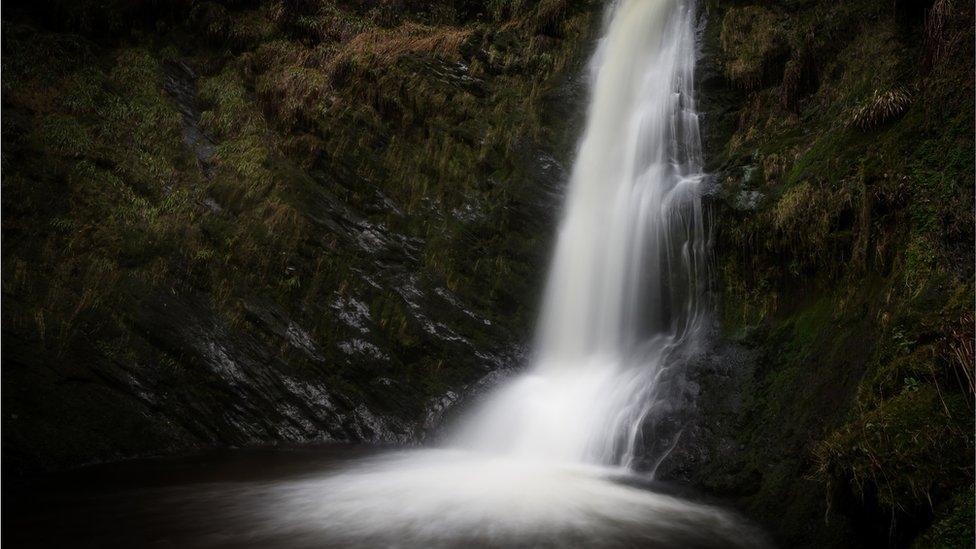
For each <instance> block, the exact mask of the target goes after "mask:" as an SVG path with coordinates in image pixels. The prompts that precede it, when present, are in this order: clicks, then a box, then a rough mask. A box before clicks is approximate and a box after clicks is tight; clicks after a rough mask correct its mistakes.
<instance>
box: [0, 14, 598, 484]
mask: <svg viewBox="0 0 976 549" xmlns="http://www.w3.org/2000/svg"><path fill="white" fill-rule="evenodd" d="M110 4H111V5H104V3H101V2H57V3H55V4H54V5H53V6H46V5H45V6H44V7H38V6H30V5H28V6H23V7H21V6H16V7H11V9H9V10H7V11H5V14H4V16H5V19H4V21H3V31H4V32H3V36H4V38H3V64H4V65H3V69H4V79H3V112H4V117H3V120H4V125H3V145H4V147H3V169H4V180H3V189H4V193H5V196H6V197H7V200H6V201H5V202H4V211H3V223H4V237H5V241H4V247H3V254H4V261H3V265H4V268H3V297H4V315H3V329H4V334H5V337H6V341H7V342H9V345H8V346H7V347H5V353H4V364H5V365H4V373H5V376H7V383H5V384H4V398H5V402H6V406H7V410H8V411H10V412H11V413H9V414H5V415H4V427H5V441H10V442H11V443H12V444H10V446H11V447H14V448H16V449H17V451H18V452H21V453H22V456H20V457H21V458H22V459H21V461H22V462H25V463H31V464H32V465H38V463H37V462H35V461H34V459H35V457H37V456H40V457H41V458H42V461H43V463H41V465H44V466H63V465H67V464H73V463H77V462H79V461H82V460H90V459H96V458H106V457H111V456H116V457H117V456H122V455H131V454H134V453H145V452H158V451H161V450H164V449H166V448H169V449H170V450H174V449H178V448H185V447H187V446H188V445H189V446H195V445H198V444H212V443H222V444H228V443H230V444H242V443H254V442H267V441H274V440H282V439H284V440H316V439H336V438H337V439H340V440H342V439H351V440H355V439H366V440H400V441H404V440H409V439H415V438H416V437H419V436H421V433H420V432H419V431H416V429H415V428H414V427H409V426H407V424H409V423H410V422H418V421H419V422H421V423H423V421H424V417H425V414H428V413H429V412H430V410H429V403H430V402H431V399H434V398H439V397H440V396H441V395H444V394H445V393H447V392H448V391H449V390H452V389H454V390H457V389H458V388H459V387H462V386H463V385H464V384H466V383H470V382H472V381H473V380H475V379H477V378H478V377H479V376H482V375H484V374H485V373H486V372H487V371H489V370H491V369H494V368H497V367H499V366H500V365H502V366H504V365H506V364H509V363H510V362H512V358H511V355H512V353H513V350H514V349H517V348H518V345H519V344H520V343H521V342H522V341H524V339H525V337H526V335H527V334H528V333H529V330H528V322H529V319H530V318H531V316H532V314H531V311H532V309H533V307H534V304H535V299H534V298H533V297H532V295H531V292H530V289H531V288H533V287H534V286H535V284H534V282H535V281H536V280H537V279H538V277H539V276H541V273H542V271H543V268H542V265H543V263H544V254H545V242H546V239H547V233H548V232H549V231H550V229H549V227H548V226H547V225H546V224H545V223H544V220H545V219H546V215H547V210H548V209H549V206H551V204H552V199H551V198H549V197H548V194H547V193H548V192H549V190H547V188H546V186H545V182H546V181H547V180H549V181H550V184H551V183H552V181H551V180H552V179H553V178H555V177H558V168H559V166H558V163H557V161H556V160H555V159H553V158H551V157H550V156H548V155H556V156H559V155H561V154H565V152H566V150H567V148H566V144H567V143H570V142H571V139H570V137H569V132H567V131H566V129H567V128H568V123H569V121H571V120H572V118H573V116H572V113H573V112H574V110H573V109H574V108H575V107H573V106H567V107H562V106H560V107H559V110H557V109H554V108H553V106H552V105H553V104H555V102H553V101H551V97H552V96H553V94H554V93H557V92H561V90H565V89H566V88H567V87H568V86H567V85H566V83H567V82H570V77H571V76H573V75H574V74H575V73H576V72H577V71H578V69H577V67H578V66H579V64H580V61H581V59H582V54H583V52H584V51H585V49H586V48H587V44H588V42H589V40H590V37H591V35H592V31H593V29H594V27H593V22H592V18H591V16H592V12H593V10H591V9H589V7H588V6H587V5H586V4H585V3H582V2H569V1H564V0H561V1H556V0H553V1H547V2H542V3H539V4H534V3H533V4H532V5H530V3H526V2H503V1H493V2H490V3H484V4H479V3H470V2H450V1H444V2H434V3H427V2H357V1H349V2H332V1H325V0H323V1H299V2H290V1H279V2H246V1H228V2H195V1H194V2H178V3H172V4H166V5H165V6H163V5H157V4H156V3H143V2H114V3H110ZM48 8H51V9H48ZM558 103H559V104H560V105H562V104H571V103H572V101H571V99H568V100H564V101H560V102H558ZM547 158H548V159H549V160H548V161H547V160H546V159H547ZM546 162H548V168H540V164H544V163H546ZM547 170H548V171H547ZM181 316H184V317H185V318H180V317H181ZM285 363H287V366H286V365H285ZM236 370H243V371H236ZM269 371H270V372H271V373H270V374H268V372H269ZM269 376H270V377H269ZM295 380H299V381H298V382H296V381H295ZM323 380H324V381H323ZM295 383H297V384H298V385H295ZM322 383H324V385H322ZM295 387H299V388H298V389H296V388H295ZM326 391H327V393H328V395H329V396H328V398H329V402H330V406H334V407H335V410H333V411H330V412H329V413H328V414H326V413H325V412H323V411H321V410H316V409H315V405H313V404H311V403H310V402H309V398H310V397H309V394H319V393H323V392H326ZM166 395H169V396H166ZM257 399H269V401H270V402H268V403H257V402H254V401H256V400H257ZM312 400H315V399H312ZM200 401H205V402H208V403H209V404H208V405H207V406H205V408H204V409H198V410H197V412H192V410H194V409H197V408H196V407H197V406H198V404H194V403H193V402H198V403H199V402H200ZM246 401H252V402H249V403H244V404H242V402H246ZM310 405H311V409H307V408H309V406H310ZM269 407H270V408H275V409H278V412H279V415H278V418H277V419H268V418H270V417H275V414H273V413H272V412H271V410H269V409H267V408H269ZM319 407H321V405H319ZM325 415H331V416H332V418H331V419H328V418H326V417H324V416H325ZM205 416H213V417H205ZM374 416H375V417H374ZM159 417H166V418H167V421H166V422H160V421H158V418H159ZM384 417H386V418H390V419H383V418H384ZM65 418H67V419H65ZM153 418H156V419H153ZM214 418H217V419H214ZM402 422H407V423H406V424H403V425H401V423H402ZM161 423H164V424H165V423H168V424H169V425H170V426H168V427H165V428H162V429H161V428H160V427H159V424H161ZM395 425H401V426H400V427H395ZM8 427H9V428H8ZM61 431H65V432H64V433H61ZM160 431H162V432H160ZM391 431H392V432H393V433H395V434H391ZM59 437H63V438H62V440H61V441H60V442H55V440H56V439H58V438H59ZM390 437H392V438H390ZM5 446H6V442H5ZM47 462H50V463H47Z"/></svg>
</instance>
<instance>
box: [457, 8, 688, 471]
mask: <svg viewBox="0 0 976 549" xmlns="http://www.w3.org/2000/svg"><path fill="white" fill-rule="evenodd" d="M693 17H694V7H693V5H692V3H691V2H679V1H668V0H623V1H622V2H620V3H619V4H618V5H617V6H616V7H615V11H614V12H613V13H612V17H611V19H610V23H609V25H608V27H607V31H606V34H605V37H604V38H603V40H602V42H601V45H600V47H599V50H598V52H597V55H596V56H595V57H594V60H593V64H592V66H591V72H592V76H591V77H592V86H593V88H592V90H593V91H592V99H591V103H590V107H589V112H588V116H587V124H586V131H585V134H584V136H583V140H582V142H581V145H580V149H579V154H578V157H577V161H576V164H575V166H574V169H573V173H572V179H571V182H570V187H569V193H568V196H567V199H566V205H565V214H564V218H563V220H562V223H561V226H560V231H559V237H558V241H557V248H556V252H555V256H554V258H553V262H552V267H551V273H550V277H549V283H548V287H547V292H546V296H545V302H544V308H543V315H542V319H541V323H540V328H539V335H538V344H537V345H538V348H537V350H536V356H535V359H534V360H535V365H534V368H533V369H532V370H531V371H530V372H529V373H528V374H526V375H524V376H522V377H520V378H519V379H517V380H515V381H514V382H513V383H511V384H510V385H509V386H507V387H505V388H503V389H502V390H500V391H499V392H498V394H497V395H496V396H495V397H493V398H492V399H490V401H489V402H488V403H487V404H486V405H485V407H484V408H483V409H481V410H479V411H478V413H477V414H475V415H474V416H473V417H472V418H471V420H470V422H469V423H467V424H466V425H464V426H463V428H462V430H461V432H460V433H459V435H458V440H459V443H460V444H461V445H463V446H467V447H472V448H476V449H479V450H482V451H502V452H510V453H514V454H518V455H524V456H532V457H544V458H548V459H554V460H560V461H567V462H581V461H585V462H595V463H604V464H623V465H628V464H629V463H630V462H631V461H632V459H633V457H634V455H635V450H636V446H637V443H638V442H639V436H638V435H639V433H640V432H641V424H642V422H644V421H645V420H646V419H647V416H648V414H649V413H650V412H651V411H652V409H653V407H654V404H655V403H656V401H657V399H658V398H660V397H662V396H666V395H660V394H657V392H656V389H657V382H658V380H659V378H660V375H661V373H662V372H663V369H664V368H666V367H667V366H668V361H669V358H670V357H671V356H673V355H674V353H675V351H676V350H678V349H680V348H682V347H687V346H688V345H689V344H692V343H694V342H695V341H696V340H697V337H698V335H699V334H700V332H701V331H702V330H703V324H704V319H705V316H706V313H707V308H706V307H705V306H704V300H705V294H704V291H703V284H704V281H705V280H706V277H705V275H704V272H703V271H704V270H705V268H706V261H705V253H706V232H705V226H704V219H703V213H702V205H701V199H700V196H699V193H700V191H699V187H700V184H701V182H702V179H703V174H702V156H701V142H700V137H699V133H698V115H697V112H696V111H695V99H694V98H695V94H694V69H695V59H696V48H695V46H696V42H695V32H694V31H695V26H694V24H693V21H694V18H693Z"/></svg>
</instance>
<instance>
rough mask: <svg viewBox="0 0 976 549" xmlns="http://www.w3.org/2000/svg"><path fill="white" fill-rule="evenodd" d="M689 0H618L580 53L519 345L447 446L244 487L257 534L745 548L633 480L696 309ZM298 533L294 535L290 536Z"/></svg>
mask: <svg viewBox="0 0 976 549" xmlns="http://www.w3.org/2000/svg"><path fill="white" fill-rule="evenodd" d="M695 14H696V11H695V5H694V2H693V0H619V1H617V2H616V3H614V4H613V5H612V6H611V7H610V8H609V11H608V17H607V23H606V25H605V29H604V36H603V38H602V39H601V41H600V45H599V47H598V49H597V53H596V54H595V56H594V58H593V60H592V63H591V68H590V72H591V100H590V105H589V109H588V113H587V119H586V129H585V133H584V135H583V137H582V140H581V143H580V147H579V150H578V156H577V159H576V162H575V166H574V168H573V171H572V178H571V181H570V186H569V191H568V195H567V198H566V203H565V206H564V213H563V218H562V220H561V224H560V228H559V235H558V241H557V246H556V250H555V253H554V257H553V260H552V264H551V269H550V275H549V280H548V284H547V289H546V294H545V300H544V305H543V314H542V317H541V319H540V324H539V330H538V334H537V343H536V350H535V353H534V358H533V359H532V365H531V367H530V368H529V369H528V370H527V373H525V374H523V375H521V376H519V377H517V378H516V379H514V380H512V381H511V382H510V383H508V384H507V385H506V386H503V387H501V388H499V389H497V390H496V391H495V392H494V393H493V394H491V395H489V396H488V397H487V398H486V400H485V402H484V404H483V405H481V406H479V407H478V409H476V410H474V411H473V412H472V413H471V414H470V415H469V417H467V418H465V420H464V421H463V422H462V423H461V424H460V426H459V427H458V429H457V430H456V432H455V434H454V436H453V437H452V438H451V439H450V444H449V445H450V449H440V450H417V451H409V452H399V453H395V454H388V455H385V456H381V457H378V458H373V459H369V460H364V461H359V462H357V463H355V464H353V465H351V466H347V467H345V468H344V469H342V470H340V471H339V472H333V473H331V474H328V475H325V476H321V477H310V478H303V479H300V480H297V481H292V482H285V483H276V484H273V485H268V486H263V487H253V486H252V487H249V488H248V490H250V491H251V493H252V496H253V497H254V498H256V499H258V500H260V502H261V508H262V509H264V510H265V511H263V512H262V513H261V514H260V515H261V516H257V517H253V520H251V521H250V522H251V523H252V525H253V527H254V528H255V529H256V530H255V532H256V534H255V535H257V536H258V537H260V535H262V534H260V533H261V532H263V533H264V534H267V533H268V532H272V531H295V532H301V533H303V534H302V535H306V536H307V540H308V542H309V545H310V546H315V545H316V543H317V542H319V543H321V544H324V545H325V546H335V545H349V546H377V545H379V546H408V547H432V546H451V547H453V546H459V545H471V544H474V545H479V546H492V547H498V546H502V547H508V546H532V547H537V546H570V547H579V546H587V547H593V546H600V547H604V546H606V547H620V546H628V547H629V546H639V547H756V546H759V545H761V541H760V538H759V537H758V536H757V535H756V534H755V533H754V532H753V531H752V530H751V529H750V528H748V527H745V526H743V525H741V524H740V523H739V522H738V521H737V520H736V519H734V518H733V517H732V516H731V515H729V514H727V513H725V512H724V511H721V510H719V509H717V508H715V507H710V506H706V505H700V504H695V503H691V502H687V501H683V500H681V499H679V498H677V497H674V496H671V495H665V494H661V493H659V492H655V491H654V490H651V489H649V488H648V485H647V480H648V478H649V476H650V475H652V474H653V471H646V470H645V471H644V472H643V473H641V474H638V473H635V472H634V471H633V470H632V468H633V465H634V463H635V460H636V459H637V458H638V457H643V458H645V461H644V463H647V461H646V459H647V458H650V459H651V461H650V462H651V463H653V462H654V458H655V457H659V456H640V454H641V452H642V451H643V450H644V449H646V448H648V447H650V446H652V445H650V444H649V442H653V441H648V440H646V438H647V437H649V436H651V435H649V434H648V433H653V429H652V430H650V431H648V429H647V426H648V425H649V424H653V421H654V417H655V414H657V413H659V410H660V409H662V408H661V404H662V403H664V402H666V401H667V399H668V397H669V395H668V394H666V391H662V390H661V384H660V380H661V379H662V376H663V375H664V373H665V372H666V371H667V369H668V368H669V367H670V366H672V364H673V363H674V357H675V356H676V355H678V354H680V353H682V352H685V351H687V350H688V349H689V348H693V347H694V346H695V344H696V342H697V341H698V340H699V339H700V338H701V334H702V332H703V331H704V325H705V324H706V321H705V319H706V316H707V313H708V306H707V303H706V292H705V291H704V289H703V285H704V283H705V281H706V280H707V278H708V277H707V275H706V273H705V270H706V268H707V261H706V257H705V256H706V248H707V232H706V228H705V223H704V219H703V213H702V205H701V199H700V186H701V182H702V179H703V176H702V153H701V143H700V137H699V126H698V115H697V112H696V109H695V90H694V71H695V61H696V32H695ZM302 539H304V538H302Z"/></svg>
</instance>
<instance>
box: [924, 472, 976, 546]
mask: <svg viewBox="0 0 976 549" xmlns="http://www.w3.org/2000/svg"><path fill="white" fill-rule="evenodd" d="M974 509H976V500H974V497H973V486H972V485H970V486H969V489H968V490H964V491H962V492H961V493H958V494H956V495H955V496H954V497H953V498H952V499H951V500H949V501H948V502H946V503H945V504H943V505H942V506H941V507H940V508H939V510H938V511H937V513H936V518H935V522H934V523H933V524H932V526H931V527H930V528H929V529H928V531H926V532H925V533H924V534H923V535H921V536H920V537H919V538H918V539H916V540H915V542H914V543H913V544H912V547H913V548H914V549H923V548H924V549H955V548H957V547H969V546H970V545H972V543H973V538H974V532H973V513H974Z"/></svg>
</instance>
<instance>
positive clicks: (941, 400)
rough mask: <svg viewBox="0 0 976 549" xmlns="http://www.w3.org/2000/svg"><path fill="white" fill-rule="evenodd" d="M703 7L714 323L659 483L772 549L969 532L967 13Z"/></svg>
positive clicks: (915, 8)
mask: <svg viewBox="0 0 976 549" xmlns="http://www.w3.org/2000/svg"><path fill="white" fill-rule="evenodd" d="M701 8H702V17H703V19H704V23H703V27H702V28H703V31H702V37H703V39H702V42H703V51H702V54H703V55H702V60H701V65H700V90H701V103H700V106H701V108H702V110H703V128H702V130H703V137H704V141H705V147H706V159H707V160H708V162H709V163H710V166H709V170H708V171H709V172H710V173H711V174H713V176H714V177H715V180H716V191H715V193H714V195H713V196H712V210H713V213H714V230H715V247H714V249H715V254H716V267H717V269H716V271H717V272H716V274H717V276H716V278H717V280H716V282H717V296H716V297H717V302H718V303H719V322H718V323H717V324H718V326H719V328H718V334H717V336H716V338H715V340H714V341H713V344H712V346H711V348H710V349H708V350H707V351H705V352H704V353H703V354H702V356H700V357H698V358H697V359H695V360H692V361H691V363H690V364H689V366H688V368H687V369H686V370H685V373H686V374H685V376H686V377H685V378H684V379H682V380H680V383H681V384H682V385H683V386H685V387H691V388H694V390H685V392H684V395H685V400H684V404H683V405H682V407H681V409H680V410H679V412H678V413H677V414H676V416H675V418H676V419H675V420H674V424H675V425H674V426H673V427H672V428H671V431H672V432H675V433H677V432H680V433H681V436H680V438H679V439H678V443H677V445H676V446H675V448H674V450H673V451H672V452H671V453H670V454H669V455H668V458H666V459H665V460H664V462H662V463H661V465H660V466H659V467H658V468H657V475H658V477H659V478H662V479H672V480H676V481H681V482H685V483H690V484H693V485H695V486H697V487H699V488H700V489H703V490H704V491H706V492H708V493H711V494H715V495H719V496H723V497H725V498H728V499H731V500H732V501H735V502H737V505H738V506H739V507H740V508H741V509H743V510H744V511H745V512H746V513H747V514H749V515H750V516H752V517H753V518H754V519H756V520H757V521H758V522H760V523H762V524H764V525H765V526H766V527H767V528H768V529H769V530H770V531H771V532H772V533H774V534H775V536H776V537H777V538H778V541H779V543H780V544H782V545H783V546H786V547H857V546H864V547H876V546H892V547H904V546H909V545H912V544H914V545H913V546H916V547H935V546H938V547H956V546H960V547H961V546H966V545H969V544H971V543H972V537H973V530H972V528H973V527H972V501H973V500H972V498H973V495H972V494H973V492H972V479H973V467H972V462H973V386H972V383H971V382H970V381H967V380H970V379H972V374H971V373H972V372H973V354H972V352H971V351H969V350H968V349H971V348H972V347H971V343H970V342H971V340H972V337H973V336H972V334H973V317H972V311H971V309H972V301H973V245H972V241H973V227H972V215H971V214H972V210H971V208H972V202H973V171H974V170H973V168H974V166H973V159H972V147H973V132H972V116H973V102H972V92H973V74H972V70H971V66H970V65H971V64H972V60H973V48H972V42H973V40H972V24H973V12H972V6H971V5H969V4H964V3H952V2H942V1H938V2H934V3H933V2H928V3H913V2H895V3H890V2H873V1H868V0H865V1H860V2H844V3H841V4H838V3H830V4H829V5H828V3H825V2H800V3H789V4H787V3H781V4H774V3H768V2H763V3H760V2H704V3H703V4H702V6H701ZM744 22H748V24H744ZM949 52H951V53H949ZM935 59H938V61H934V60H935ZM964 349H966V350H964ZM935 464H938V465H935Z"/></svg>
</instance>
